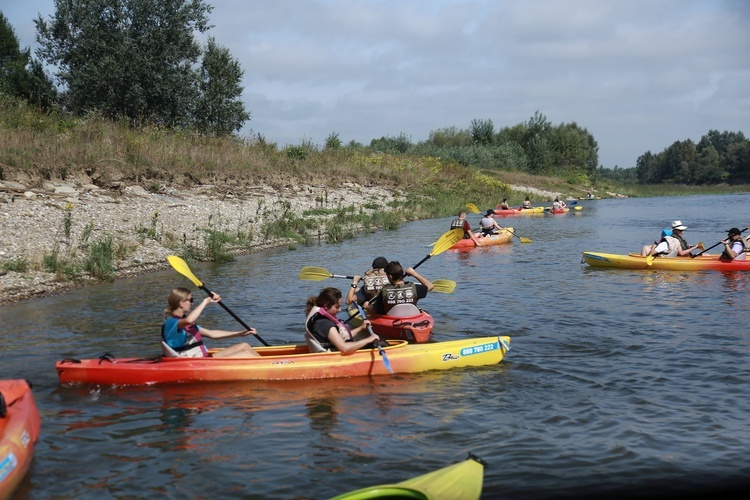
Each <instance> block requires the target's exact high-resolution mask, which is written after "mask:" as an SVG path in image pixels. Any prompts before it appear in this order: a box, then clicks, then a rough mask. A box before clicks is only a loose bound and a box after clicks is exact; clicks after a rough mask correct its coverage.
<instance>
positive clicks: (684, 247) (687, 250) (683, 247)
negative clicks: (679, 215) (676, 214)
mask: <svg viewBox="0 0 750 500" xmlns="http://www.w3.org/2000/svg"><path fill="white" fill-rule="evenodd" d="M685 229H687V226H686V225H684V224H683V223H682V221H679V220H676V221H674V222H673V223H672V237H673V238H676V239H677V240H678V241H679V242H680V248H679V249H678V250H677V255H679V256H680V257H684V256H685V255H690V254H691V253H692V252H693V250H695V249H696V248H700V246H699V245H693V246H690V245H688V243H687V241H685V238H683V237H682V232H683V231H685Z"/></svg>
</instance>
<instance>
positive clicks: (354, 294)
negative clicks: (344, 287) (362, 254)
mask: <svg viewBox="0 0 750 500" xmlns="http://www.w3.org/2000/svg"><path fill="white" fill-rule="evenodd" d="M387 265H388V260H387V259H386V258H385V257H377V258H376V259H375V260H373V261H372V269H368V270H367V271H365V274H364V276H354V278H353V279H352V285H351V288H349V291H348V292H347V293H346V303H347V304H351V303H353V302H354V301H356V302H357V304H359V305H363V304H364V303H365V302H367V301H368V300H371V299H374V298H375V297H376V296H377V294H379V293H380V290H381V289H382V288H383V286H384V285H387V284H388V276H386V275H385V270H384V268H385V266H387ZM360 282H362V287H360V288H359V289H358V288H357V286H358V285H359V283H360Z"/></svg>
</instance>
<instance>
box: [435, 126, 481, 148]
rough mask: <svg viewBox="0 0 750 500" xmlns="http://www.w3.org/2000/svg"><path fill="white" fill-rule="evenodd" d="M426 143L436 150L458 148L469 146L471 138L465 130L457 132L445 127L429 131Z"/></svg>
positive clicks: (454, 129)
mask: <svg viewBox="0 0 750 500" xmlns="http://www.w3.org/2000/svg"><path fill="white" fill-rule="evenodd" d="M427 142H429V143H430V144H431V145H432V146H435V147H437V148H459V147H463V146H470V145H471V143H472V138H471V134H470V133H469V132H468V131H466V130H459V129H457V128H456V127H445V128H440V129H437V130H431V131H430V137H429V139H427Z"/></svg>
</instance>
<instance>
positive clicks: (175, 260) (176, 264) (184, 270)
mask: <svg viewBox="0 0 750 500" xmlns="http://www.w3.org/2000/svg"><path fill="white" fill-rule="evenodd" d="M167 261H169V265H171V266H172V267H173V268H174V270H175V271H177V272H178V273H180V274H181V275H183V276H184V277H186V278H187V279H189V280H190V281H192V282H193V284H194V285H195V286H197V287H198V288H200V289H201V290H203V291H204V292H206V293H207V294H208V295H209V296H213V292H212V291H211V290H209V289H208V288H206V286H205V285H204V284H203V282H202V281H201V280H199V279H198V278H196V276H195V275H194V274H193V272H192V271H191V270H190V268H189V267H188V265H187V262H185V261H184V260H182V259H181V258H180V257H177V256H176V255H170V256H168V257H167ZM218 304H219V305H220V306H221V307H223V308H224V310H225V311H226V312H228V313H229V314H231V315H232V317H233V318H234V319H236V320H237V322H238V323H239V324H240V325H242V326H243V327H244V328H245V329H246V330H249V329H250V327H249V326H247V324H246V323H245V322H244V321H242V320H241V319H240V318H239V317H238V316H237V315H236V314H234V313H233V312H232V311H231V309H229V308H228V307H227V306H226V304H224V301H222V300H220V301H219V302H218ZM255 337H257V338H258V340H260V341H261V342H262V343H263V345H266V346H267V345H270V344H269V343H268V342H266V341H265V340H263V338H262V337H261V336H260V335H258V334H257V333H256V334H255Z"/></svg>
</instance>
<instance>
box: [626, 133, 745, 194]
mask: <svg viewBox="0 0 750 500" xmlns="http://www.w3.org/2000/svg"><path fill="white" fill-rule="evenodd" d="M635 174H636V178H637V180H638V182H639V183H641V184H662V183H664V184H689V185H702V184H719V183H729V184H745V183H748V182H750V140H748V139H746V138H745V136H744V135H743V133H742V132H727V131H725V132H719V131H718V130H710V131H709V132H708V133H707V134H706V135H704V136H703V137H701V140H700V141H699V142H698V143H697V144H696V143H694V142H693V141H691V140H690V139H687V140H684V141H675V142H674V143H673V144H672V145H671V146H669V147H667V148H666V149H664V151H662V152H661V153H658V154H653V153H651V151H647V152H646V153H644V154H642V155H641V156H640V157H638V161H637V162H636V167H635Z"/></svg>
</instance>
